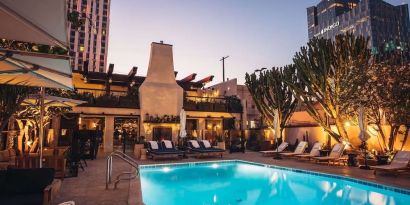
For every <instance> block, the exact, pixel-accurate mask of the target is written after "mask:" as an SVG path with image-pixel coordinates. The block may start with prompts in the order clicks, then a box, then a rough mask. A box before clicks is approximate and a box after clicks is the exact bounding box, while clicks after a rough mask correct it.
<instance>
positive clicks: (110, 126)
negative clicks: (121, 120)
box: [104, 116, 114, 152]
mask: <svg viewBox="0 0 410 205" xmlns="http://www.w3.org/2000/svg"><path fill="white" fill-rule="evenodd" d="M113 136H114V117H113V116H106V117H105V129H104V152H112V151H113V140H114V139H113Z"/></svg>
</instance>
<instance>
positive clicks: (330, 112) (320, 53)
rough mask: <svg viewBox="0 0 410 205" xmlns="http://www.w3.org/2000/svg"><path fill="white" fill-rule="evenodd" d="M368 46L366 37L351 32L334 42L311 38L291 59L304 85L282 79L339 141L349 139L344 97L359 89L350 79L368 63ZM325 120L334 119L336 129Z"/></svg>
mask: <svg viewBox="0 0 410 205" xmlns="http://www.w3.org/2000/svg"><path fill="white" fill-rule="evenodd" d="M367 45H368V40H367V39H366V38H363V37H355V36H353V35H352V34H346V35H339V36H337V37H336V39H335V41H331V40H328V39H317V38H314V39H311V40H310V42H309V43H308V45H307V47H302V48H301V50H300V51H299V52H297V53H296V55H295V57H294V59H293V61H294V63H295V66H296V70H297V71H296V73H297V78H298V80H299V81H300V82H303V85H302V86H301V84H300V83H298V84H295V83H294V82H291V81H285V82H286V84H287V85H289V87H290V88H291V89H292V90H293V93H294V95H295V96H296V98H298V99H299V100H300V101H301V103H303V104H304V105H305V108H306V110H307V112H308V113H309V114H310V116H311V117H312V118H313V119H314V120H315V121H316V122H317V123H319V124H320V125H321V126H322V127H323V128H324V130H325V131H326V132H327V133H328V134H329V135H330V136H332V137H333V138H335V139H336V140H337V141H339V142H341V141H349V139H348V135H347V132H346V129H345V127H344V123H343V122H344V120H345V118H344V115H343V108H344V103H346V102H345V101H344V100H343V99H345V98H346V96H349V95H352V94H353V93H355V92H358V91H357V90H358V89H357V86H356V85H355V84H352V83H349V82H350V81H351V79H352V78H353V77H355V75H356V74H357V73H358V71H360V70H365V68H366V67H368V66H369V61H370V58H371V53H370V50H369V49H368V48H367ZM317 105H319V108H318V107H317ZM328 119H332V120H334V122H335V125H336V128H337V132H336V131H333V130H332V129H331V127H330V125H329V123H328Z"/></svg>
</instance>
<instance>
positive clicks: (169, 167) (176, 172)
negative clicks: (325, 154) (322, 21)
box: [140, 160, 410, 205]
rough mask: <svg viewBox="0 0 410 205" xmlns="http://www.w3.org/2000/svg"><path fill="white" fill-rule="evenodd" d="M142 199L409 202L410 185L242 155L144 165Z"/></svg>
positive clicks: (244, 204) (197, 204)
mask: <svg viewBox="0 0 410 205" xmlns="http://www.w3.org/2000/svg"><path fill="white" fill-rule="evenodd" d="M140 174H141V177H140V178H141V187H142V196H143V201H144V203H145V204H146V205H160V204H161V205H177V204H178V205H184V204H187V205H188V204H189V205H207V204H221V205H222V204H224V205H236V204H238V205H253V204H255V205H259V204H260V205H267V204H286V205H291V204H306V205H310V204H329V205H330V204H331V205H337V204H377V205H381V204H391V205H393V204H394V205H399V204H403V205H404V204H406V205H409V204H410V190H405V189H398V188H393V187H389V186H382V185H378V184H374V183H370V182H366V181H360V180H356V179H352V178H347V177H341V176H336V175H329V174H321V173H317V172H311V171H305V170H300V169H291V168H283V167H276V166H273V165H264V164H258V163H252V162H246V161H240V160H232V161H229V160H228V161H218V162H199V163H179V164H163V165H144V166H141V169H140Z"/></svg>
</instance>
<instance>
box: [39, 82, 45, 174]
mask: <svg viewBox="0 0 410 205" xmlns="http://www.w3.org/2000/svg"><path fill="white" fill-rule="evenodd" d="M44 96H45V89H44V87H41V88H40V131H39V141H40V165H39V167H40V168H42V167H43V139H44V122H43V120H44Z"/></svg>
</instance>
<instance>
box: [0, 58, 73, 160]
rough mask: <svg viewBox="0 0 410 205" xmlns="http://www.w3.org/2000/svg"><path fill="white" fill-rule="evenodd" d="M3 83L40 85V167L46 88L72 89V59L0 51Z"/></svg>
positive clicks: (0, 72)
mask: <svg viewBox="0 0 410 205" xmlns="http://www.w3.org/2000/svg"><path fill="white" fill-rule="evenodd" d="M0 84H12V85H23V86H33V87H41V89H40V95H39V97H38V99H39V106H40V130H39V141H40V165H39V166H40V168H41V167H42V160H41V159H42V157H43V138H44V126H43V123H44V122H43V118H44V109H45V106H46V104H45V89H44V88H45V87H48V88H62V89H72V88H73V85H72V78H71V68H70V64H69V60H68V58H66V57H64V56H54V55H47V54H45V55H39V54H31V53H25V52H14V53H13V52H11V51H4V50H3V51H0ZM66 102H67V101H66Z"/></svg>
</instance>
